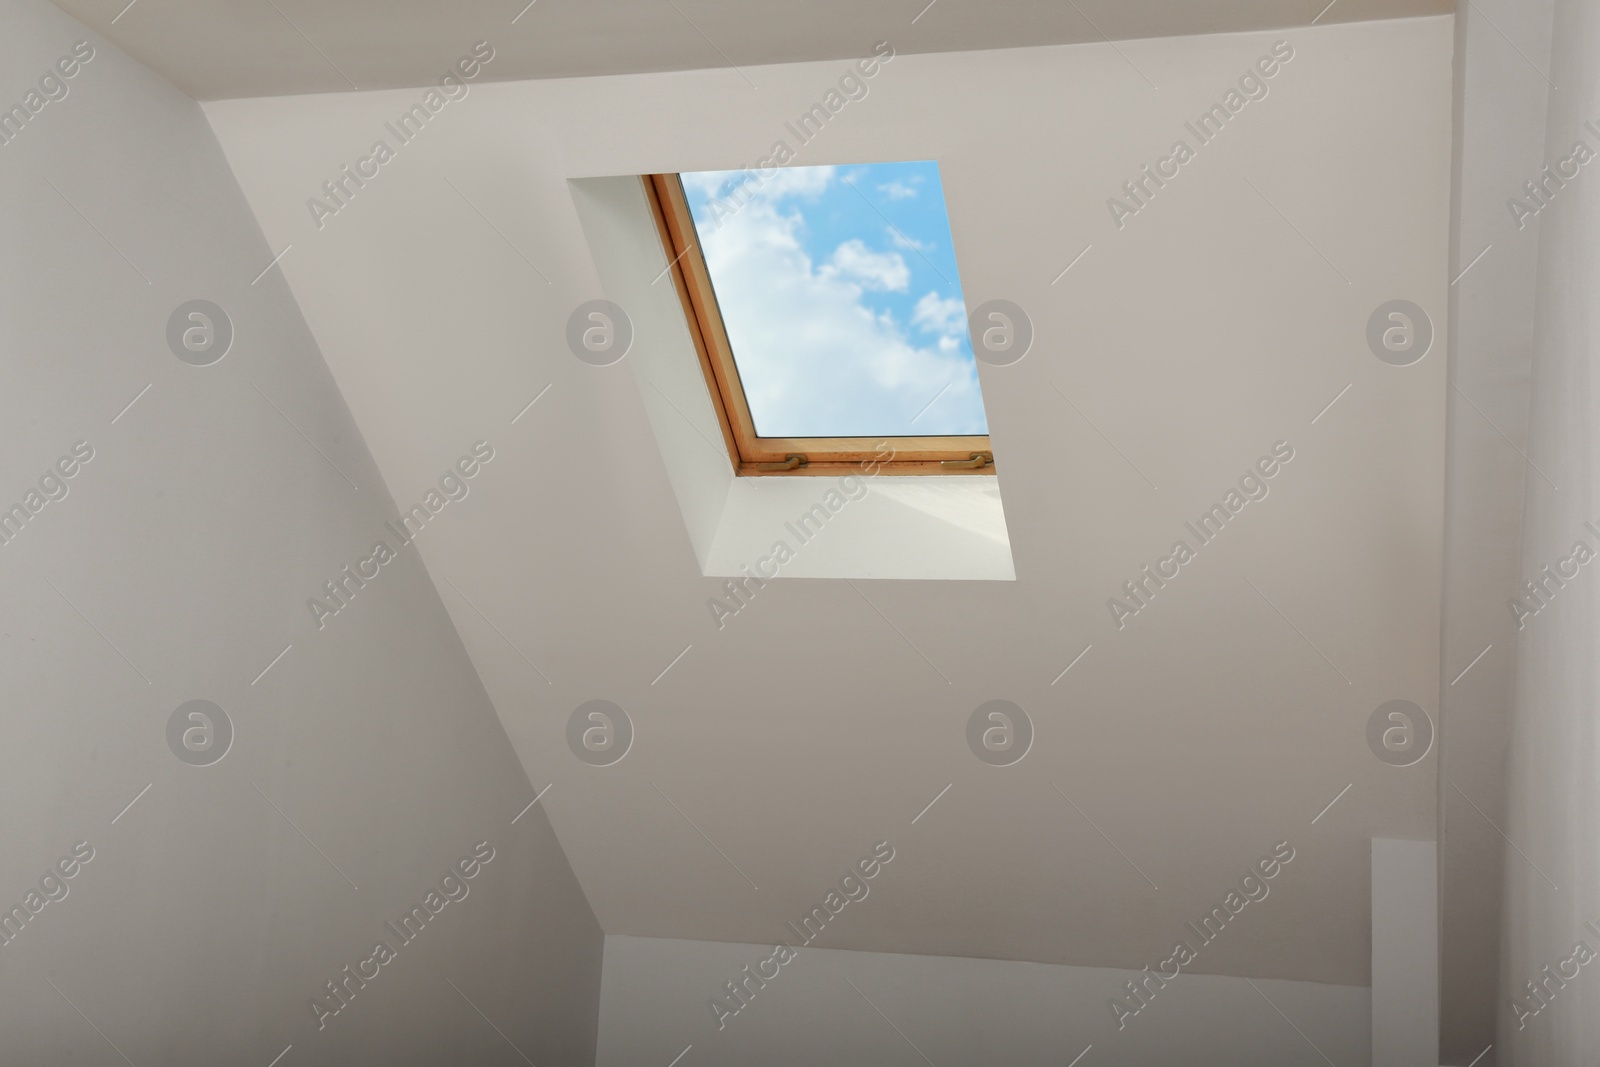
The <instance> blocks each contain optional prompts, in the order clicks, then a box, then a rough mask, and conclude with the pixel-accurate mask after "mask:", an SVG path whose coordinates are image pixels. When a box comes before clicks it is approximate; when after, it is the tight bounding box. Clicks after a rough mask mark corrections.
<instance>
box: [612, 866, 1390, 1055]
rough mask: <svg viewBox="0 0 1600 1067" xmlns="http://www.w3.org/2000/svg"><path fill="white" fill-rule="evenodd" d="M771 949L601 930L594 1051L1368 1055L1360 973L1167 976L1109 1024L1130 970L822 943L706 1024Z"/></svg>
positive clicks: (1137, 975) (1364, 993)
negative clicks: (1303, 978)
mask: <svg viewBox="0 0 1600 1067" xmlns="http://www.w3.org/2000/svg"><path fill="white" fill-rule="evenodd" d="M885 877H887V875H885ZM839 921H840V922H841V923H842V922H844V921H845V916H844V915H841V916H840V917H839ZM781 930H782V928H781V926H779V927H777V928H776V931H775V933H778V934H781ZM822 936H824V937H825V936H827V932H826V931H824V933H823V935H822ZM771 952H772V947H771V945H742V944H720V943H713V942H705V941H672V940H656V939H653V938H639V937H615V936H612V937H607V938H606V954H605V958H606V962H605V971H604V976H603V980H602V987H603V991H602V994H601V1008H600V1054H599V1057H598V1059H597V1060H596V1063H597V1064H598V1065H599V1067H632V1065H634V1064H651V1063H659V1064H661V1065H662V1067H665V1065H666V1064H667V1063H668V1062H669V1061H670V1060H671V1059H672V1057H673V1056H676V1055H677V1054H678V1053H679V1052H681V1051H682V1050H683V1049H684V1047H685V1046H687V1045H693V1046H694V1048H693V1050H692V1051H690V1052H689V1053H688V1055H686V1056H684V1057H683V1060H682V1061H681V1062H682V1063H690V1062H693V1063H698V1064H705V1065H707V1067H723V1065H725V1067H743V1065H745V1064H751V1063H761V1064H770V1065H772V1067H801V1065H807V1064H815V1063H837V1064H851V1065H855V1064H877V1065H883V1067H919V1065H920V1067H926V1064H927V1063H929V1062H932V1063H936V1064H938V1065H939V1067H988V1065H992V1064H1002V1063H1003V1064H1006V1065H1007V1067H1065V1065H1066V1064H1069V1063H1072V1062H1073V1061H1074V1058H1075V1057H1077V1056H1079V1054H1080V1053H1083V1052H1084V1050H1085V1049H1086V1048H1089V1046H1093V1047H1092V1048H1089V1051H1088V1053H1087V1054H1086V1055H1084V1056H1083V1058H1082V1060H1081V1061H1079V1062H1080V1065H1087V1064H1106V1065H1110V1067H1143V1065H1147V1064H1157V1063H1161V1064H1165V1063H1181V1064H1186V1065H1190V1067H1326V1064H1327V1063H1328V1062H1329V1060H1331V1061H1332V1062H1333V1063H1336V1064H1339V1065H1340V1067H1355V1065H1357V1064H1364V1063H1366V1062H1367V1057H1368V1045H1367V1032H1368V1030H1367V1009H1368V994H1367V990H1366V989H1365V988H1364V987H1361V986H1340V985H1321V984H1318V983H1314V982H1285V981H1278V980H1274V979H1258V980H1256V981H1255V987H1256V988H1254V989H1252V988H1251V985H1250V983H1249V982H1246V981H1245V980H1244V979H1242V978H1224V977H1218V976H1213V975H1203V974H1202V975H1180V976H1179V977H1178V978H1177V979H1175V980H1174V981H1172V982H1169V983H1167V984H1166V985H1165V987H1164V988H1159V989H1158V988H1157V987H1156V986H1155V985H1154V984H1152V985H1151V986H1150V987H1149V988H1150V989H1152V990H1155V992H1154V994H1153V995H1152V996H1151V997H1150V1000H1149V1003H1148V1005H1147V1006H1146V1007H1145V1008H1144V1009H1143V1010H1142V1011H1141V1012H1140V1013H1139V1014H1138V1015H1137V1016H1134V1017H1132V1018H1127V1019H1125V1020H1124V1022H1125V1026H1124V1027H1123V1029H1121V1030H1118V1029H1117V1025H1116V1016H1115V1015H1114V1014H1113V1013H1112V1012H1111V1011H1110V1010H1109V1005H1108V1002H1109V1001H1110V999H1111V998H1112V996H1114V995H1117V994H1121V995H1122V996H1124V997H1126V996H1127V994H1126V992H1125V991H1124V984H1125V983H1126V982H1128V981H1131V980H1137V979H1143V977H1144V975H1143V974H1141V973H1140V972H1139V971H1120V970H1112V969H1108V968H1097V967H1060V966H1050V965H1046V964H1038V963H1011V962H1004V961H999V960H976V959H959V958H953V957H946V956H897V955H892V954H884V953H865V952H849V951H839V950H835V949H827V948H806V949H803V950H802V951H801V953H800V954H799V955H798V956H796V957H795V958H794V959H793V960H792V961H791V962H789V963H788V964H785V965H783V966H782V967H781V968H780V969H779V972H778V977H777V978H775V979H773V980H772V981H771V982H768V983H767V984H766V986H765V987H764V988H758V987H757V986H755V985H754V984H752V985H750V986H748V987H746V989H747V991H748V992H750V993H753V995H750V996H749V1001H748V1003H747V1005H746V1006H745V1007H744V1008H742V1009H741V1010H740V1011H739V1013H738V1014H737V1015H731V1016H723V1018H722V1022H723V1027H722V1028H721V1029H720V1030H719V1029H718V1027H717V1020H718V1016H717V1013H715V1012H713V1011H712V1010H711V1008H710V1006H709V1004H708V1001H710V1000H711V999H712V998H713V997H717V996H719V995H720V996H721V997H722V998H723V1001H724V1003H728V1001H729V999H730V998H729V997H728V994H727V992H726V990H725V983H727V982H729V981H733V980H735V979H740V978H743V974H742V968H744V967H745V966H747V965H748V966H751V967H752V968H754V966H755V964H756V963H757V961H759V960H761V959H764V958H766V957H767V956H769V955H771ZM769 973H770V969H769ZM852 984H853V985H854V987H855V988H852ZM1297 1027H1298V1029H1299V1032H1298V1033H1297V1032H1296V1028H1297ZM1324 1057H1327V1059H1324ZM1415 1062H1421V1061H1415Z"/></svg>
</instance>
